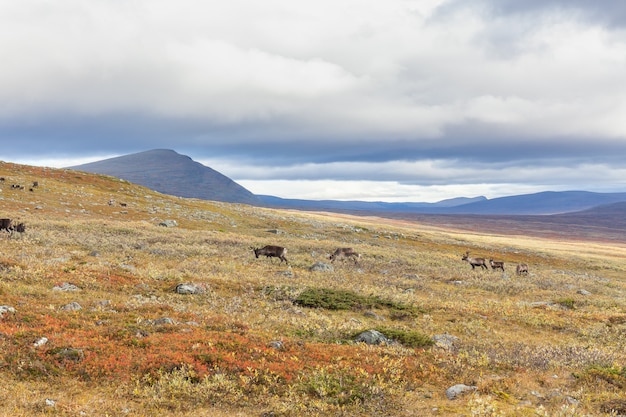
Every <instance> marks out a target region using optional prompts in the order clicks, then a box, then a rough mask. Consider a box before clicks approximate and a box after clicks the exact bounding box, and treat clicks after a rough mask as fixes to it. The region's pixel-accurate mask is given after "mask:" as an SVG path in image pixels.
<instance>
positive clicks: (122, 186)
mask: <svg viewBox="0 0 626 417" xmlns="http://www.w3.org/2000/svg"><path fill="white" fill-rule="evenodd" d="M0 176H2V177H4V178H5V182H4V183H0V188H1V192H0V217H6V218H12V219H14V220H18V221H22V222H24V223H25V224H26V227H27V229H26V233H25V234H23V235H19V234H13V235H12V236H9V235H8V234H7V233H3V234H2V235H1V236H0V240H1V242H2V244H1V249H0V306H9V307H13V308H14V309H15V312H14V313H13V312H7V313H5V314H4V315H3V316H2V317H1V318H0V399H1V401H2V402H1V403H0V415H2V416H37V415H55V416H79V415H85V416H105V415H108V416H118V415H124V416H148V415H160V416H199V415H201V416H300V415H309V416H338V415H342V416H366V415H378V416H422V415H442V416H444V415H450V416H457V415H465V416H470V415H471V416H506V415H515V416H585V415H587V416H600V415H617V414H620V413H621V414H624V413H625V412H626V402H625V401H624V400H623V399H622V397H623V392H624V390H625V389H626V297H625V291H626V264H625V263H624V259H625V258H626V246H625V245H624V244H620V243H615V242H613V243H602V242H591V241H587V242H585V241H580V239H571V240H570V239H561V240H556V239H547V238H545V237H544V238H535V237H532V236H507V235H506V234H504V233H501V234H489V233H488V231H486V232H484V233H470V232H467V231H461V230H454V229H451V228H449V227H444V226H441V227H436V226H433V225H425V224H420V223H418V222H408V221H402V222H401V221H394V220H386V219H381V218H374V217H352V216H346V215H337V214H326V213H303V212H296V211H281V210H269V209H261V208H255V207H251V206H245V205H231V204H224V203H215V202H208V201H200V200H193V199H181V198H175V197H170V196H166V195H162V194H158V193H155V192H152V191H150V190H147V189H145V188H142V187H139V186H136V185H133V184H130V183H128V182H125V181H120V180H119V179H115V178H111V177H106V176H98V175H91V174H85V173H80V172H75V171H69V170H56V169H45V168H38V167H29V166H23V165H14V164H9V163H0ZM34 181H37V182H38V183H39V186H38V187H36V188H34V189H33V191H29V187H30V185H31V184H32V183H33V182H34ZM10 184H22V185H25V190H12V189H11V188H10ZM121 203H123V205H122V204H121ZM164 220H175V221H176V222H177V224H178V226H177V227H161V226H159V223H160V222H162V221H164ZM270 230H272V231H273V232H272V233H270V232H268V231H270ZM276 231H277V232H278V233H276ZM265 244H277V245H281V246H285V247H287V248H288V251H289V252H288V259H289V262H290V265H289V266H285V265H284V264H283V265H280V264H279V263H278V262H277V261H276V260H273V261H274V262H272V260H271V259H265V258H259V259H255V257H254V255H253V253H252V251H251V250H250V247H251V246H253V247H260V246H262V245H265ZM347 246H352V247H354V248H355V250H357V251H358V252H359V253H361V254H362V259H361V260H360V261H359V263H358V264H357V265H354V263H353V262H336V263H335V265H334V271H330V272H316V271H311V270H310V267H311V266H312V265H313V264H315V263H316V262H328V255H329V254H330V253H332V251H333V250H334V249H335V248H337V247H347ZM467 250H470V252H471V253H472V255H473V256H481V257H485V258H487V259H489V258H493V259H498V260H503V261H504V262H505V264H506V272H505V273H502V272H493V271H491V270H489V271H478V270H475V271H472V269H471V268H470V267H469V265H467V263H466V262H462V261H461V255H462V254H463V253H465V251H467ZM518 262H524V263H527V264H528V265H529V267H530V274H528V275H527V276H517V275H515V273H514V266H515V264H516V263H518ZM64 283H67V284H72V285H75V286H76V287H78V288H79V290H78V291H55V290H53V287H55V286H59V285H63V284H64ZM180 283H194V284H197V285H200V286H202V287H203V288H204V289H205V292H203V293H201V294H196V295H179V294H177V293H176V292H175V291H174V289H175V287H176V285H178V284H180ZM581 290H585V291H586V292H588V293H586V292H585V291H583V293H582V294H581V293H580V291H581ZM316 297H317V298H316ZM298 300H300V301H299V302H297V301H298ZM302 300H306V302H304V301H302ZM322 301H323V302H324V303H327V304H315V303H318V302H319V303H321V302H322ZM72 302H75V303H78V304H79V305H80V306H81V307H82V309H80V310H73V311H72V310H65V309H63V308H62V307H63V306H66V305H68V304H69V303H72ZM311 303H313V304H311ZM328 303H330V304H328ZM366 313H367V314H366ZM381 318H384V320H381ZM367 329H379V330H381V331H383V332H384V331H387V332H388V336H389V337H394V336H395V337H396V338H397V339H398V340H399V341H400V342H402V341H404V344H403V343H395V344H390V345H386V346H367V345H363V344H357V343H354V342H352V337H353V336H354V335H355V334H356V333H357V332H359V331H362V330H367ZM443 334H449V335H451V336H455V337H457V338H458V339H457V340H456V342H454V343H453V344H452V345H451V346H448V347H442V346H440V345H437V344H434V345H433V344H432V343H430V342H429V339H432V338H433V336H435V335H443ZM42 337H46V338H47V339H48V342H47V343H45V344H41V345H40V346H35V343H36V342H37V341H39V340H40V339H41V338H42ZM276 341H280V342H281V343H282V345H281V346H282V348H280V346H279V348H277V344H276V343H274V345H272V343H271V342H276ZM461 383H462V384H466V385H473V386H476V387H477V389H476V390H475V391H473V392H471V393H468V394H465V395H463V396H461V397H459V398H457V399H455V400H449V399H448V398H447V397H446V395H445V391H446V389H447V388H448V387H450V386H452V385H455V384H461ZM46 400H48V401H46Z"/></svg>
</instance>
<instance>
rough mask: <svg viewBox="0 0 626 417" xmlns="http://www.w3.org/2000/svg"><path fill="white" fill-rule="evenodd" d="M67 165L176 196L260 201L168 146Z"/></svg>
mask: <svg viewBox="0 0 626 417" xmlns="http://www.w3.org/2000/svg"><path fill="white" fill-rule="evenodd" d="M69 168H70V169H75V170H79V171H85V172H90V173H94V174H104V175H111V176H114V177H118V178H121V179H124V180H126V181H129V182H132V183H135V184H139V185H143V186H144V187H148V188H150V189H152V190H155V191H158V192H160V193H163V194H168V195H174V196H178V197H188V198H199V199H203V200H213V201H223V202H228V203H243V204H251V205H260V204H261V201H260V199H259V198H258V197H257V196H256V195H254V194H252V193H251V192H250V191H248V190H247V189H245V188H244V187H242V186H241V185H239V184H237V183H236V182H234V181H233V180H231V179H230V178H228V177H226V176H225V175H223V174H221V173H219V172H217V171H215V170H213V169H211V168H209V167H207V166H204V165H202V164H200V163H199V162H195V161H193V160H192V159H191V158H189V157H188V156H184V155H180V154H178V153H177V152H175V151H173V150H168V149H154V150H150V151H145V152H139V153H135V154H131V155H125V156H120V157H116V158H110V159H105V160H102V161H97V162H91V163H88V164H83V165H77V166H73V167H69Z"/></svg>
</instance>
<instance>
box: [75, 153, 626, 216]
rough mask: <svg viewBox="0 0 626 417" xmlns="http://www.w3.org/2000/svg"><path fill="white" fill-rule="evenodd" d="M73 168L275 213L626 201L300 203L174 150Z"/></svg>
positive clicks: (574, 207)
mask: <svg viewBox="0 0 626 417" xmlns="http://www.w3.org/2000/svg"><path fill="white" fill-rule="evenodd" d="M70 168H71V169H75V170H80V171H86V172H91V173H97V174H105V175H110V176H114V177H118V178H123V179H125V180H127V181H130V182H132V183H135V184H140V185H143V186H145V187H148V188H150V189H153V190H156V191H159V192H161V193H163V194H168V195H174V196H178V197H186V198H199V199H203V200H211V201H224V202H231V203H243V204H251V205H254V206H264V207H271V208H283V209H296V210H309V211H333V212H337V213H353V214H361V215H363V214H366V215H367V214H373V215H376V214H382V215H390V216H397V215H400V216H402V215H404V214H455V215H456V214H462V215H473V214H479V215H520V216H521V215H547V214H559V213H569V212H577V211H581V210H586V209H590V208H593V207H596V206H599V205H604V204H611V203H616V202H626V193H594V192H587V191H564V192H553V191H548V192H541V193H535V194H525V195H516V196H508V197H501V198H494V199H487V198H485V197H483V196H480V197H472V198H467V197H458V198H451V199H447V200H443V201H439V202H436V203H425V202H403V203H387V202H366V201H337V200H322V201H317V200H300V199H285V198H280V197H275V196H267V195H258V196H257V195H254V194H252V193H251V192H250V191H248V190H246V189H245V188H243V187H241V186H240V185H239V184H237V183H236V182H234V181H233V180H231V179H230V178H228V177H226V176H225V175H223V174H221V173H219V172H217V171H215V170H213V169H212V168H210V167H207V166H204V165H202V164H200V163H198V162H195V161H193V160H192V159H191V158H189V157H188V156H184V155H180V154H178V153H176V152H175V151H173V150H165V149H154V150H150V151H146V152H140V153H136V154H131V155H125V156H121V157H117V158H111V159H106V160H103V161H98V162H92V163H89V164H84V165H79V166H74V167H70Z"/></svg>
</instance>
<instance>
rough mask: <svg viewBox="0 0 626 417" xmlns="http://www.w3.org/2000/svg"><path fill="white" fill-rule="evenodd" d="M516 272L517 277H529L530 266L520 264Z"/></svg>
mask: <svg viewBox="0 0 626 417" xmlns="http://www.w3.org/2000/svg"><path fill="white" fill-rule="evenodd" d="M515 272H516V273H517V275H522V274H526V275H528V265H526V264H518V265H517V268H516V269H515Z"/></svg>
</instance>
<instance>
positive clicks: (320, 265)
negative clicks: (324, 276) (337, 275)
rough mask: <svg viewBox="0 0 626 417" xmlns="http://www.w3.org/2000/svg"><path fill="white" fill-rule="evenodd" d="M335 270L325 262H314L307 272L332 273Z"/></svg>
mask: <svg viewBox="0 0 626 417" xmlns="http://www.w3.org/2000/svg"><path fill="white" fill-rule="evenodd" d="M334 270H335V268H333V266H332V265H331V264H329V263H326V262H315V263H314V264H313V266H311V267H310V268H309V271H319V272H333V271H334Z"/></svg>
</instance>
